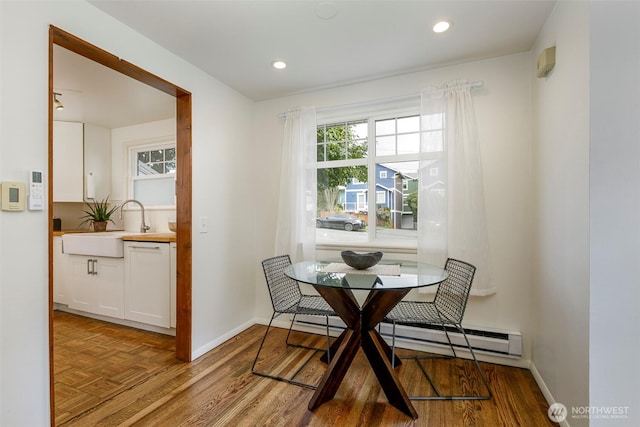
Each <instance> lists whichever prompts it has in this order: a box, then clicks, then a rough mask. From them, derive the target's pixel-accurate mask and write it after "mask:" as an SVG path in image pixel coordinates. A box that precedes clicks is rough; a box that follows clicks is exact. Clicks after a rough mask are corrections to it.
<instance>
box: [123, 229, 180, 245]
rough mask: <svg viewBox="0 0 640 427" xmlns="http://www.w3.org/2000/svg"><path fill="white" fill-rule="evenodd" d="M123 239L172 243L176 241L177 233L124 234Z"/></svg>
mask: <svg viewBox="0 0 640 427" xmlns="http://www.w3.org/2000/svg"><path fill="white" fill-rule="evenodd" d="M122 240H125V241H133V242H158V243H170V242H175V241H176V233H173V232H171V231H170V232H168V233H141V234H130V235H126V236H122Z"/></svg>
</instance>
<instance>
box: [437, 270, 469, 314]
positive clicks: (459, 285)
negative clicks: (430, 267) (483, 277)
mask: <svg viewBox="0 0 640 427" xmlns="http://www.w3.org/2000/svg"><path fill="white" fill-rule="evenodd" d="M444 268H445V270H447V272H448V273H449V277H447V279H446V280H445V281H444V282H442V283H441V284H440V285H438V290H437V291H436V296H435V298H434V300H433V302H434V304H435V306H436V309H437V310H438V313H439V314H440V316H442V318H443V320H445V319H446V320H448V321H451V322H453V323H461V322H462V317H463V316H464V311H465V309H466V307H467V300H468V299H469V292H470V291H471V283H472V282H473V276H474V275H475V273H476V268H475V267H474V266H473V265H471V264H469V263H466V262H464V261H460V260H457V259H453V258H449V259H447V263H446V264H445V267H444Z"/></svg>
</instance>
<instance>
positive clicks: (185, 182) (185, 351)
mask: <svg viewBox="0 0 640 427" xmlns="http://www.w3.org/2000/svg"><path fill="white" fill-rule="evenodd" d="M54 45H58V46H61V47H64V48H65V49H68V50H70V51H72V52H75V53H77V54H78V55H81V56H84V57H85V58H87V59H90V60H92V61H94V62H97V63H99V64H102V65H104V66H105V67H108V68H111V69H112V70H115V71H118V72H120V73H122V74H124V75H126V76H129V77H131V78H133V79H135V80H138V81H139V82H141V83H144V84H147V85H149V86H152V87H154V88H156V89H158V90H161V91H162V92H165V93H167V94H169V95H171V96H174V97H175V98H176V152H177V173H176V200H177V202H176V221H177V227H178V229H177V233H176V242H177V286H176V287H177V290H176V311H177V313H176V358H178V359H179V360H182V361H186V362H189V361H191V331H192V324H191V319H192V318H191V308H192V306H191V281H192V271H191V259H192V254H191V230H192V222H191V217H192V214H191V206H192V192H191V176H192V159H191V93H190V92H188V91H186V90H184V89H182V88H180V87H178V86H176V85H174V84H172V83H170V82H168V81H166V80H164V79H162V78H160V77H158V76H155V75H153V74H151V73H149V72H147V71H145V70H143V69H141V68H139V67H137V66H135V65H133V64H131V63H130V62H127V61H125V60H122V59H120V58H118V57H117V56H115V55H112V54H110V53H109V52H107V51H105V50H102V49H100V48H99V47H97V46H94V45H92V44H90V43H88V42H86V41H84V40H82V39H80V38H78V37H76V36H74V35H72V34H70V33H67V32H66V31H64V30H61V29H60V28H57V27H54V26H50V27H49V132H48V138H49V161H48V169H49V179H48V211H49V213H48V221H49V225H48V229H49V233H48V240H49V389H50V390H49V393H50V414H51V425H55V400H54V399H55V398H54V378H53V180H54V177H53V46H54Z"/></svg>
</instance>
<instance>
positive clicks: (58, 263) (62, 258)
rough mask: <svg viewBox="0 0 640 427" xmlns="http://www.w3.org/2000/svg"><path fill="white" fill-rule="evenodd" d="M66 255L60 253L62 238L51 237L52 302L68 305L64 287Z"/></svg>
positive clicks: (65, 287)
mask: <svg viewBox="0 0 640 427" xmlns="http://www.w3.org/2000/svg"><path fill="white" fill-rule="evenodd" d="M67 257H68V255H67V254H64V253H63V252H62V236H53V302H55V303H58V304H68V303H69V302H68V293H67V286H66V277H65V270H66V260H67Z"/></svg>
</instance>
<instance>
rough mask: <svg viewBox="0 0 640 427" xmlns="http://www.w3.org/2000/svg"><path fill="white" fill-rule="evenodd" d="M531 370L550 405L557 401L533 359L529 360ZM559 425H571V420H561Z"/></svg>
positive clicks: (565, 426)
mask: <svg viewBox="0 0 640 427" xmlns="http://www.w3.org/2000/svg"><path fill="white" fill-rule="evenodd" d="M529 371H530V372H531V375H533V379H534V380H535V381H536V384H538V387H540V391H541V392H542V395H543V396H544V399H545V400H546V401H547V403H548V404H549V406H551V405H553V404H554V403H556V399H555V398H554V397H553V395H552V394H551V391H550V390H549V387H547V384H546V383H545V382H544V379H543V378H542V375H540V372H539V371H538V368H536V365H535V364H534V363H533V361H530V362H529ZM559 425H561V426H562V427H570V425H569V422H568V421H567V420H566V419H565V420H564V421H562V422H560V423H559Z"/></svg>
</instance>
